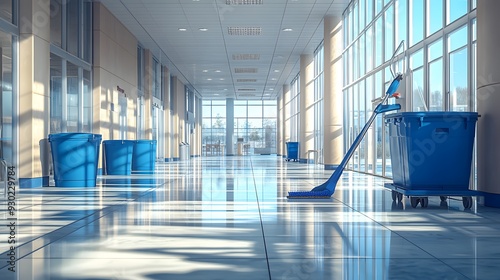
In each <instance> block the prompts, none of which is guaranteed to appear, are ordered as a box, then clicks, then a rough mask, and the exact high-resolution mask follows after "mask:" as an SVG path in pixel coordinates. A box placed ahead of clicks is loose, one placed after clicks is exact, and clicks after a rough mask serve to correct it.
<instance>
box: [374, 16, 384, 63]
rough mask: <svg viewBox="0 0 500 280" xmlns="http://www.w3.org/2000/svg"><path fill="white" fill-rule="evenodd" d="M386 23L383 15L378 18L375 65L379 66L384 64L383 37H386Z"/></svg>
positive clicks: (376, 24) (376, 23)
mask: <svg viewBox="0 0 500 280" xmlns="http://www.w3.org/2000/svg"><path fill="white" fill-rule="evenodd" d="M383 30H384V23H383V17H380V18H378V19H377V21H376V22H375V67H377V66H379V65H380V64H382V62H383V61H382V58H383V55H384V52H383V51H384V50H383V49H382V46H383V42H384V41H383V39H382V38H384V37H383V36H384V32H383Z"/></svg>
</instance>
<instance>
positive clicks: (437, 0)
mask: <svg viewBox="0 0 500 280" xmlns="http://www.w3.org/2000/svg"><path fill="white" fill-rule="evenodd" d="M441 28H443V0H427V36H429V35H431V34H433V33H434V32H436V31H438V30H439V29H441Z"/></svg>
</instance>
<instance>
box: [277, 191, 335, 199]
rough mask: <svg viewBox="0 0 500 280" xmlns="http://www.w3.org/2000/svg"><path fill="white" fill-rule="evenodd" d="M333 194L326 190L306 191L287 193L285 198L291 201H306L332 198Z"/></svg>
mask: <svg viewBox="0 0 500 280" xmlns="http://www.w3.org/2000/svg"><path fill="white" fill-rule="evenodd" d="M332 194H333V192H332V191H330V190H328V189H326V190H323V191H308V192H288V196H287V198H289V199H290V198H291V199H301V198H306V199H311V198H321V199H325V198H330V197H331V196H332Z"/></svg>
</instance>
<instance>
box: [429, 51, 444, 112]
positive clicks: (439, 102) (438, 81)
mask: <svg viewBox="0 0 500 280" xmlns="http://www.w3.org/2000/svg"><path fill="white" fill-rule="evenodd" d="M444 109H445V108H444V106H443V59H442V58H440V59H437V60H435V61H433V62H431V63H429V111H444Z"/></svg>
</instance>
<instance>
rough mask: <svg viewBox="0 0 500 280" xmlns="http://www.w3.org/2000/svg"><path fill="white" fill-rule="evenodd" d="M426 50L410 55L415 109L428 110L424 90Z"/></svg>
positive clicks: (413, 105)
mask: <svg viewBox="0 0 500 280" xmlns="http://www.w3.org/2000/svg"><path fill="white" fill-rule="evenodd" d="M423 65H424V52H423V50H419V51H417V52H416V53H414V54H413V55H412V56H411V57H410V68H411V69H412V72H411V89H412V90H411V94H412V108H413V111H427V109H426V100H425V92H424V68H423V67H422V66H423Z"/></svg>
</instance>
